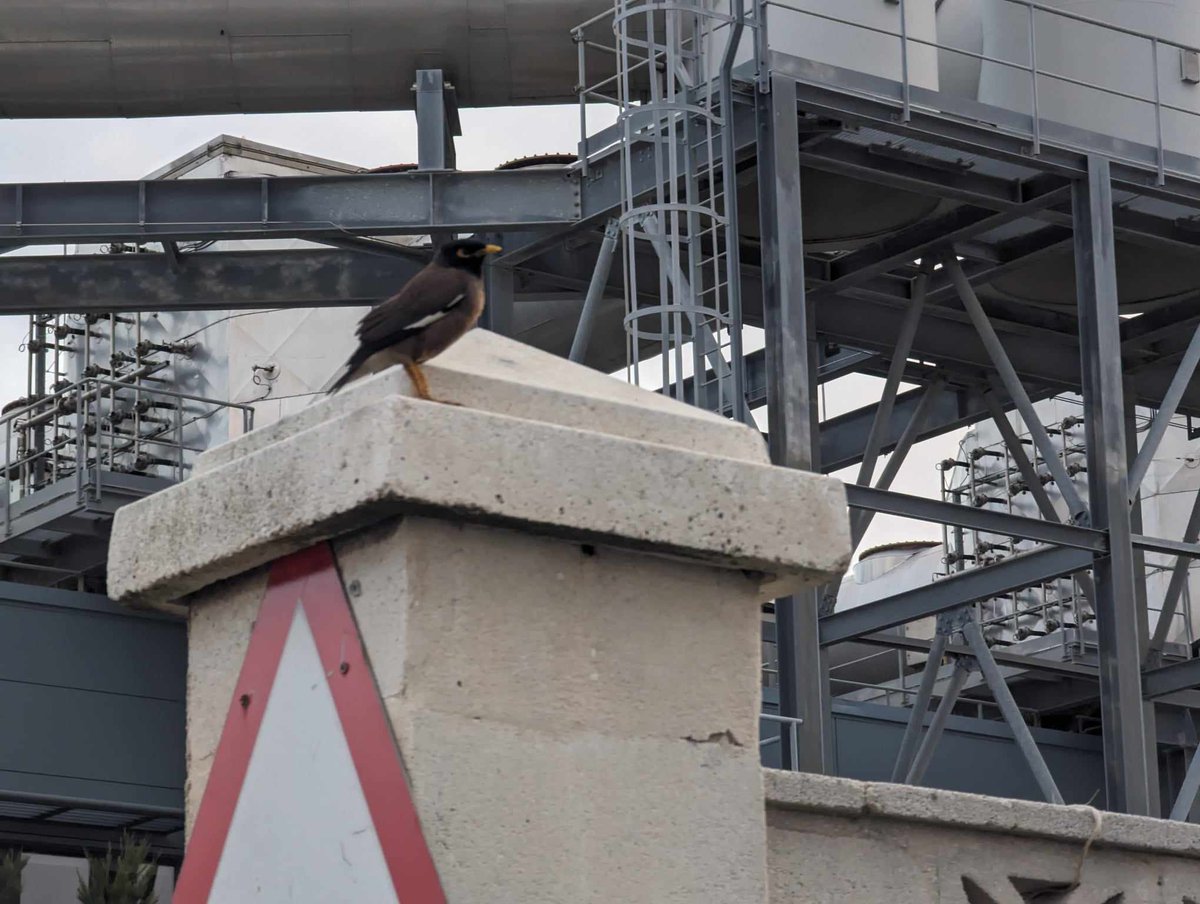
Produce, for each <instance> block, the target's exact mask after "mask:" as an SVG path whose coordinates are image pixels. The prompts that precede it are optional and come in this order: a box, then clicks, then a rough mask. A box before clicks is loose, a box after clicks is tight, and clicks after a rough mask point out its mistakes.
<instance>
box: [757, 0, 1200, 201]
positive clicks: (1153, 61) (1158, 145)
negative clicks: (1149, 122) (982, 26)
mask: <svg viewBox="0 0 1200 904" xmlns="http://www.w3.org/2000/svg"><path fill="white" fill-rule="evenodd" d="M761 2H762V3H763V5H764V6H765V7H775V8H777V9H781V10H786V11H788V12H791V13H796V14H799V15H803V16H808V17H812V18H815V19H821V20H825V21H828V22H833V23H836V24H838V25H843V26H848V27H850V28H855V29H858V30H861V31H865V32H868V33H873V34H879V35H883V36H885V37H890V38H895V39H897V40H898V41H899V42H900V61H901V78H900V88H901V98H900V108H901V116H900V118H901V121H902V122H908V121H909V118H910V116H911V109H912V82H911V77H910V73H909V65H908V62H909V51H908V47H909V44H910V43H912V44H916V45H917V46H920V47H927V48H931V49H935V50H939V51H946V52H947V53H953V54H955V55H958V56H962V57H966V58H969V59H973V60H978V61H980V62H982V63H990V64H993V65H998V66H1003V67H1006V68H1009V69H1013V70H1016V71H1019V72H1024V73H1026V74H1028V76H1029V79H1030V86H1031V91H1032V95H1031V111H1030V112H1031V123H1032V131H1031V135H1030V137H1031V139H1032V148H1031V151H1032V154H1033V155H1034V156H1037V155H1039V154H1040V153H1041V147H1042V117H1041V111H1040V94H1041V91H1040V85H1039V82H1040V81H1041V80H1042V79H1050V80H1053V81H1055V82H1059V83H1063V84H1069V85H1075V86H1077V87H1080V88H1084V89H1086V90H1092V91H1098V92H1100V93H1102V94H1105V95H1107V96H1111V97H1116V98H1123V99H1125V100H1130V101H1133V102H1136V103H1140V104H1146V105H1149V106H1151V107H1152V108H1153V112H1154V129H1153V132H1154V136H1153V143H1152V144H1151V142H1146V143H1147V144H1151V146H1152V147H1153V148H1154V150H1155V162H1154V165H1153V170H1154V172H1155V176H1156V181H1157V184H1158V185H1163V184H1165V182H1166V172H1167V167H1166V148H1165V146H1164V139H1163V111H1164V110H1168V111H1171V112H1173V113H1179V114H1182V115H1185V116H1200V111H1197V110H1194V109H1188V108H1185V107H1181V106H1178V105H1176V104H1172V103H1170V102H1167V101H1164V100H1163V97H1162V75H1161V72H1160V66H1159V64H1160V61H1161V54H1160V50H1159V48H1160V47H1162V46H1166V47H1171V48H1174V49H1176V50H1178V51H1180V52H1181V53H1192V54H1198V55H1200V47H1195V46H1192V45H1190V44H1185V43H1183V42H1182V41H1178V40H1174V39H1172V38H1167V37H1160V36H1158V35H1153V34H1149V33H1147V32H1143V31H1138V30H1137V29H1134V28H1129V27H1126V26H1123V25H1116V24H1113V23H1109V22H1102V21H1100V20H1098V19H1094V18H1092V17H1090V16H1085V15H1081V14H1079V13H1075V12H1071V11H1069V10H1064V9H1059V8H1055V7H1051V6H1047V5H1046V4H1044V3H1038V2H1036V0H996V2H1003V3H1008V4H1011V5H1013V6H1018V7H1024V8H1026V9H1027V10H1028V14H1029V24H1028V29H1027V31H1028V38H1029V62H1028V63H1019V62H1016V61H1015V60H1007V59H1001V58H998V57H994V56H989V55H987V54H983V53H976V52H974V51H971V50H967V49H966V48H962V47H953V46H951V45H949V44H944V43H942V42H941V41H930V40H927V39H925V38H921V37H916V36H913V35H911V34H909V33H908V22H907V17H906V15H905V9H906V4H905V2H904V0H900V2H899V4H898V10H899V14H900V17H901V19H900V27H899V30H898V31H893V30H891V29H888V28H881V27H879V26H877V25H871V24H868V23H864V22H855V21H852V20H850V19H847V18H843V17H839V16H837V15H833V14H829V13H823V12H820V11H817V10H813V9H805V8H802V7H799V6H795V5H792V4H790V3H788V2H786V0H761ZM1039 12H1040V13H1043V14H1045V15H1048V16H1053V17H1055V18H1056V19H1060V20H1067V21H1071V22H1076V23H1079V24H1080V25H1085V26H1089V27H1094V28H1098V29H1101V30H1103V31H1105V32H1108V33H1112V34H1119V35H1125V36H1127V37H1131V38H1135V39H1138V40H1139V41H1144V42H1145V43H1146V44H1147V45H1148V47H1147V49H1148V50H1149V63H1150V66H1151V68H1152V72H1151V75H1152V76H1153V92H1152V94H1151V96H1145V95H1142V94H1138V93H1134V92H1130V91H1124V90H1121V89H1119V88H1114V87H1109V86H1106V85H1102V84H1099V83H1096V82H1089V81H1085V80H1083V79H1078V78H1074V77H1072V76H1068V75H1064V74H1062V73H1058V72H1053V71H1051V70H1048V69H1045V68H1043V67H1042V66H1041V65H1040V64H1039V63H1038V53H1037V48H1038V34H1039V31H1038V25H1037V15H1036V14H1037V13H1039ZM1043 30H1044V28H1043ZM1124 162H1127V163H1129V164H1131V165H1133V166H1137V167H1139V168H1148V167H1147V165H1146V163H1145V162H1144V161H1140V160H1124Z"/></svg>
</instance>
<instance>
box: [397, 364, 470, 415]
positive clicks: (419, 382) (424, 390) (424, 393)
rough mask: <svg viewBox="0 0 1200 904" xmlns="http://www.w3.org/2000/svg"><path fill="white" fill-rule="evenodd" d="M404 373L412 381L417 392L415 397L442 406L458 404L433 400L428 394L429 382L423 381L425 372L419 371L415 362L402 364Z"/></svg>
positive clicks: (456, 403) (419, 366)
mask: <svg viewBox="0 0 1200 904" xmlns="http://www.w3.org/2000/svg"><path fill="white" fill-rule="evenodd" d="M404 372H405V373H407V374H408V378H409V379H410V380H412V385H413V389H415V390H416V391H417V397H418V398H421V399H424V400H425V401H426V402H440V403H441V404H443V405H454V406H456V407H457V406H458V402H447V401H446V400H445V399H435V398H434V397H433V396H432V395H430V394H429V381H428V380H427V379H425V371H423V370H421V365H419V364H417V363H416V362H415V361H405V362H404Z"/></svg>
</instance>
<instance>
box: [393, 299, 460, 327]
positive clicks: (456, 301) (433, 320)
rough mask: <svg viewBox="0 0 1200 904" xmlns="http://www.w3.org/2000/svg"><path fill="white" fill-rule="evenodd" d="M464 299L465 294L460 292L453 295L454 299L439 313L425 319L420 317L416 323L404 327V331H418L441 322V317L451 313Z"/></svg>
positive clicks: (436, 312)
mask: <svg viewBox="0 0 1200 904" xmlns="http://www.w3.org/2000/svg"><path fill="white" fill-rule="evenodd" d="M466 297H467V296H466V294H465V293H461V292H460V293H459V294H458V295H455V296H454V299H453V300H452V301H451V302H450V303H449V304H448V305H446V306H445V307H444V308H442V309H441V310H440V311H435V312H434V313H432V314H429V315H428V316H426V317H422V318H421V319H420V320H416V321H414V322H412V323H410V324H409V325H408V326H406V327H405V329H406V330H420V329H424V328H425V327H427V326H429V325H430V324H432V323H437V322H438V321H439V320H441V319H442V318H443V317H445V316H446V315H447V314H449V313H450V312H451V311H453V310H454V308H455V307H456V306H457V305H458V304H459V302H461V301H462V300H463V299H464V298H466Z"/></svg>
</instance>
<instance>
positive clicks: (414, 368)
mask: <svg viewBox="0 0 1200 904" xmlns="http://www.w3.org/2000/svg"><path fill="white" fill-rule="evenodd" d="M404 372H405V373H407V374H408V378H409V379H410V380H412V385H413V389H415V390H416V391H417V397H418V398H421V399H424V400H425V401H426V402H432V401H433V397H432V396H430V394H429V381H428V380H426V379H425V372H424V371H423V370H421V365H419V364H417V363H416V362H415V361H405V362H404Z"/></svg>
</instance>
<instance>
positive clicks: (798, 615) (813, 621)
mask: <svg viewBox="0 0 1200 904" xmlns="http://www.w3.org/2000/svg"><path fill="white" fill-rule="evenodd" d="M770 88H771V90H770V92H769V93H763V94H760V95H758V96H757V98H756V113H757V123H758V129H759V158H758V167H759V179H758V182H759V215H760V217H761V228H760V233H761V235H762V276H763V290H762V298H763V320H764V325H765V328H766V341H767V346H766V362H767V407H768V412H769V414H768V416H769V418H770V425H771V433H770V448H771V460H772V461H773V462H775V464H777V465H783V466H784V467H789V468H801V469H803V470H810V471H811V470H817V469H818V468H819V464H820V461H819V458H818V455H819V452H820V450H819V447H818V443H817V437H816V430H817V427H818V423H819V416H818V414H817V405H816V399H817V396H816V388H817V378H816V368H817V363H818V352H817V348H816V334H815V332H814V331H813V324H812V315H813V311H812V309H811V308H810V306H809V305H808V303H807V299H806V296H805V265H804V239H803V236H804V223H803V219H802V216H801V203H800V201H801V195H800V191H801V188H800V154H799V146H798V141H797V134H798V132H799V119H798V111H797V108H796V85H795V83H794V82H792V81H791V80H789V79H782V80H780V81H779V82H778V83H776V82H772V83H771V85H770ZM819 609H820V602H819V599H818V596H817V593H816V592H815V591H806V592H804V593H803V594H801V595H799V596H797V597H788V598H784V599H780V600H776V602H775V620H776V623H777V630H778V637H779V644H778V655H779V711H780V715H783V716H788V717H792V718H802V719H804V724H803V725H801V726H800V727H799V729H798V731H797V746H798V748H799V749H798V750H791V749H790V740H789V741H788V742H787V743H785V749H784V761H785V762H786V761H788V757H791V758H792V761H793V762H795V763H797V764H798V765H799V768H800V769H801V770H803V771H805V772H824V771H825V770H826V768H827V765H828V764H831V763H832V759H833V724H832V711H831V709H830V703H829V679H828V671H827V668H826V664H825V659H824V654H823V653H822V652H821V649H820V647H819V645H818V637H819V630H818V618H819Z"/></svg>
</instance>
